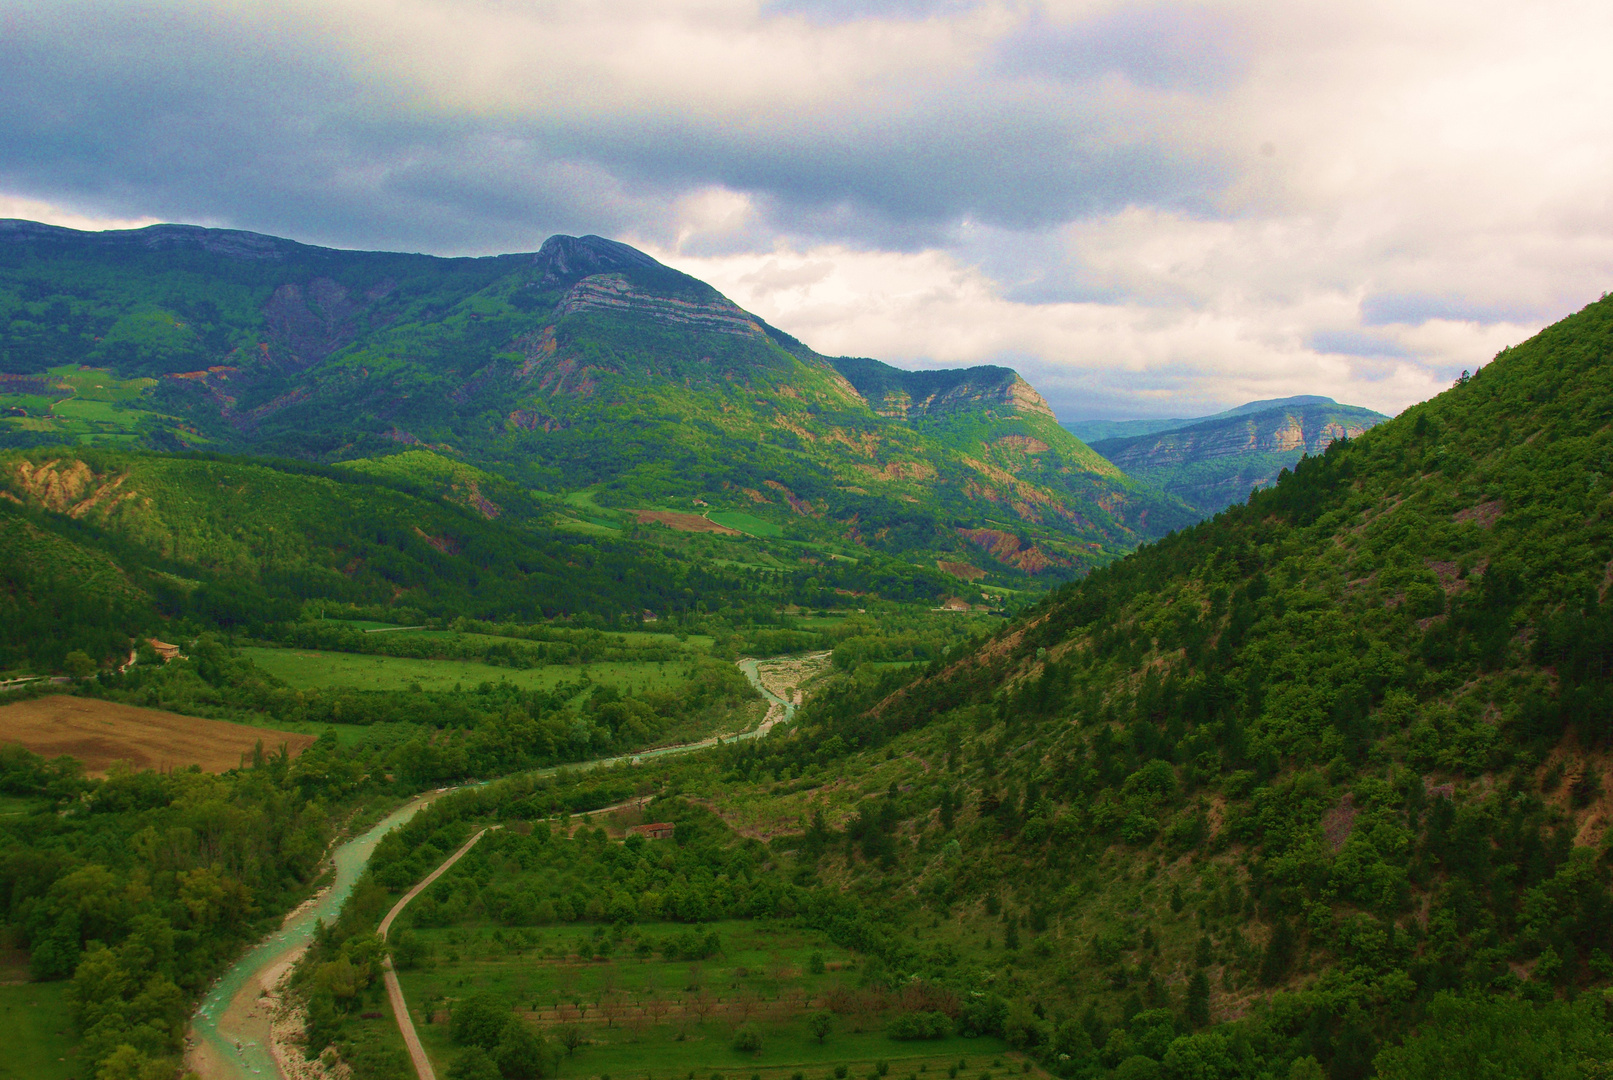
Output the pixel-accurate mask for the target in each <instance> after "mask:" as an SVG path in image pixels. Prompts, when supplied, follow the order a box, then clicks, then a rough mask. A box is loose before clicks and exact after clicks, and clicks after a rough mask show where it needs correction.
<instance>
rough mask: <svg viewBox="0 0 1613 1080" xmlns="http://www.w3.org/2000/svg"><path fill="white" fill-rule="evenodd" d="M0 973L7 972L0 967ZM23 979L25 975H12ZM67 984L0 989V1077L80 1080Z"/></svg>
mask: <svg viewBox="0 0 1613 1080" xmlns="http://www.w3.org/2000/svg"><path fill="white" fill-rule="evenodd" d="M0 974H6V975H10V974H12V971H11V969H9V968H5V967H0ZM15 974H16V975H17V977H19V978H21V977H25V976H26V974H27V972H26V971H25V970H19V971H16V972H15ZM71 990H72V984H71V983H67V982H53V983H23V984H21V985H8V984H0V1032H3V1033H4V1035H3V1036H0V1044H3V1045H4V1046H5V1053H3V1054H0V1077H5V1078H7V1080H9V1078H11V1077H16V1078H17V1080H72V1078H76V1077H83V1076H86V1075H87V1074H86V1072H85V1070H84V1068H83V1062H81V1061H80V1060H79V1057H78V1050H77V1046H76V1044H77V1042H78V1035H77V1032H76V1031H75V1029H74V1027H73V1010H72V1003H71V1002H70V1001H69V1000H68V993H69V991H71Z"/></svg>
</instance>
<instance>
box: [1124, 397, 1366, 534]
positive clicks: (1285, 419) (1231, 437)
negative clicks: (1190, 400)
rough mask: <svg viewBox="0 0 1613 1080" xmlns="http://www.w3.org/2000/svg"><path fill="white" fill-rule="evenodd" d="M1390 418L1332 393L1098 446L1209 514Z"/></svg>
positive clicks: (1132, 471) (1142, 476)
mask: <svg viewBox="0 0 1613 1080" xmlns="http://www.w3.org/2000/svg"><path fill="white" fill-rule="evenodd" d="M1387 419H1389V418H1388V417H1387V416H1384V415H1383V414H1382V413H1376V412H1373V411H1372V410H1370V409H1362V408H1357V407H1355V406H1353V405H1340V404H1338V403H1336V402H1334V401H1331V400H1328V399H1326V398H1322V399H1315V398H1310V399H1305V400H1304V401H1303V402H1302V403H1298V404H1284V405H1281V406H1278V407H1276V408H1271V409H1264V408H1262V409H1259V410H1257V411H1251V412H1243V411H1240V410H1234V411H1233V413H1231V414H1226V415H1222V416H1217V417H1211V418H1209V419H1206V420H1202V421H1198V422H1194V423H1190V424H1188V425H1186V426H1183V427H1179V428H1176V429H1174V430H1171V431H1160V432H1155V433H1151V434H1147V435H1136V436H1132V437H1130V438H1121V439H1104V440H1101V441H1099V442H1095V443H1093V444H1092V448H1093V449H1094V450H1096V451H1097V452H1098V453H1100V454H1102V455H1103V456H1104V457H1106V458H1108V459H1109V460H1110V461H1112V462H1114V463H1115V464H1116V465H1118V466H1120V468H1121V469H1123V470H1124V471H1126V472H1128V473H1130V474H1131V475H1132V476H1135V477H1136V478H1137V479H1139V480H1143V481H1145V482H1147V483H1150V484H1153V485H1154V486H1156V487H1158V488H1161V489H1163V490H1164V491H1167V492H1169V493H1170V494H1172V495H1175V496H1177V497H1178V498H1180V499H1182V500H1183V501H1184V502H1186V503H1188V504H1189V505H1190V506H1193V507H1194V508H1195V509H1197V510H1198V511H1199V512H1200V513H1203V514H1205V515H1210V514H1214V513H1216V512H1217V511H1219V510H1222V509H1225V508H1226V507H1228V506H1230V505H1232V504H1233V503H1235V502H1240V501H1242V500H1243V499H1245V498H1247V497H1248V495H1249V492H1250V490H1251V489H1252V488H1256V487H1265V486H1267V485H1269V484H1272V483H1274V482H1275V481H1276V479H1277V476H1278V474H1279V473H1281V472H1282V470H1283V469H1286V468H1292V467H1293V466H1294V464H1295V463H1297V462H1298V461H1299V459H1300V457H1301V456H1302V455H1304V454H1319V453H1321V452H1322V451H1324V450H1326V449H1327V448H1328V446H1329V445H1330V444H1331V443H1332V442H1333V441H1334V440H1336V439H1345V438H1352V439H1353V438H1355V437H1356V436H1357V435H1359V434H1361V433H1362V432H1363V431H1366V430H1367V429H1369V428H1371V427H1375V426H1376V425H1378V424H1380V423H1382V422H1383V421H1385V420H1387Z"/></svg>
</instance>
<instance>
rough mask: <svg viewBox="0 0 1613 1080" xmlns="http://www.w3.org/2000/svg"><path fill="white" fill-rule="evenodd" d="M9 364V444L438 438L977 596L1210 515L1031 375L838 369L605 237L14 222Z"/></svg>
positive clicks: (570, 485) (1, 401)
mask: <svg viewBox="0 0 1613 1080" xmlns="http://www.w3.org/2000/svg"><path fill="white" fill-rule="evenodd" d="M0 370H4V371H5V372H7V373H8V374H7V375H5V376H0V406H4V407H6V409H7V412H8V415H6V416H4V417H0V436H3V437H4V440H5V441H6V442H7V443H9V444H10V445H12V446H30V445H49V444H55V443H60V442H61V441H63V440H64V439H74V440H78V441H81V442H83V441H106V440H123V441H134V442H136V443H137V444H142V445H145V446H148V447H151V448H155V449H167V450H172V449H184V448H189V449H210V450H228V451H236V452H250V453H258V454H271V455H278V456H286V457H294V458H301V459H312V460H319V461H340V460H351V459H356V458H366V457H377V456H382V455H386V454H389V453H395V452H396V451H397V450H399V449H400V448H402V447H407V446H429V447H430V448H432V449H434V450H435V451H437V452H439V453H441V454H444V455H447V456H449V457H451V458H454V459H456V460H460V461H463V462H466V463H469V464H472V465H475V466H477V467H480V468H483V469H486V470H489V471H491V472H494V473H497V474H499V475H501V476H503V477H505V478H507V479H509V480H510V481H512V482H515V483H517V484H520V485H522V486H525V487H528V488H531V489H534V490H541V491H545V492H548V493H551V494H561V493H578V492H586V494H587V496H588V499H589V500H591V501H592V502H593V503H595V504H596V505H600V506H606V507H615V508H618V509H622V510H654V511H670V512H682V513H690V514H709V513H711V512H713V511H720V510H725V509H726V510H727V511H729V512H731V513H732V512H744V513H746V514H748V515H752V516H754V517H756V518H758V519H760V520H762V521H765V522H767V523H769V524H770V525H771V527H773V528H775V529H778V530H782V531H783V533H784V534H785V535H787V536H792V537H798V538H802V539H816V540H826V541H836V540H838V541H846V542H850V543H854V544H857V545H861V546H864V547H868V548H872V549H876V550H881V551H884V552H887V553H893V554H901V555H903V556H904V557H906V558H908V559H909V560H910V561H913V562H915V563H920V564H923V565H928V566H933V565H934V563H935V562H936V561H937V559H938V558H939V559H941V560H942V561H945V562H948V563H949V564H951V565H954V566H955V567H958V568H960V572H961V573H962V574H963V576H965V577H966V578H973V577H975V576H978V575H979V574H980V573H981V572H982V571H984V572H988V573H995V574H1002V575H1008V576H1010V577H1016V576H1017V577H1019V578H1023V577H1024V576H1025V575H1027V574H1038V575H1044V576H1045V575H1051V576H1053V577H1054V579H1057V578H1059V577H1063V578H1069V577H1073V576H1075V575H1077V574H1078V573H1080V572H1081V571H1083V570H1084V569H1086V568H1088V567H1090V566H1092V565H1096V564H1098V563H1101V562H1103V561H1105V560H1107V559H1109V558H1112V557H1114V556H1115V555H1117V554H1120V553H1122V552H1124V551H1127V550H1130V549H1131V548H1132V547H1134V546H1135V545H1136V544H1137V543H1138V542H1140V541H1142V540H1146V539H1149V538H1152V537H1157V536H1160V535H1163V534H1164V533H1165V532H1167V531H1169V530H1170V529H1171V528H1174V527H1176V526H1178V525H1181V524H1184V523H1186V522H1188V521H1190V520H1191V519H1192V514H1191V512H1190V511H1189V510H1188V509H1187V508H1186V507H1185V506H1184V505H1182V504H1181V503H1179V502H1177V501H1176V500H1175V499H1173V498H1170V497H1165V496H1161V495H1159V494H1158V493H1157V492H1154V491H1152V490H1150V489H1148V488H1146V487H1143V486H1141V485H1139V484H1137V483H1136V482H1135V481H1133V480H1131V479H1130V478H1128V477H1126V476H1125V475H1124V474H1123V473H1121V472H1120V471H1119V470H1117V469H1116V468H1114V467H1113V466H1112V465H1110V464H1109V463H1108V462H1107V461H1104V460H1103V459H1102V458H1100V457H1098V456H1097V455H1095V454H1093V453H1092V452H1091V451H1090V450H1089V449H1088V448H1087V447H1086V446H1085V445H1084V444H1082V443H1081V442H1080V441H1079V440H1077V439H1075V438H1074V437H1073V436H1070V435H1069V434H1068V433H1067V432H1064V431H1063V430H1062V429H1060V428H1059V427H1058V426H1057V425H1056V424H1055V423H1054V422H1053V420H1052V416H1051V412H1050V410H1049V409H1048V408H1047V405H1046V403H1045V402H1044V401H1042V399H1041V397H1040V396H1039V395H1038V394H1037V393H1036V392H1035V391H1034V390H1033V389H1032V388H1031V387H1030V386H1029V385H1028V384H1026V383H1025V382H1024V381H1023V380H1022V379H1019V378H1018V376H1016V375H1014V374H1013V373H1012V372H1008V371H1006V369H1000V368H976V369H969V370H967V371H954V372H931V373H904V372H898V371H897V370H896V369H893V368H888V367H886V366H885V365H882V364H879V363H878V362H877V361H866V360H841V361H830V360H828V359H826V358H824V357H821V356H819V355H818V354H816V353H814V352H813V351H812V350H811V349H809V348H807V347H806V346H805V345H803V344H802V343H800V342H798V341H796V340H794V339H793V338H790V337H789V336H788V335H786V334H783V333H781V332H779V331H777V330H775V329H773V328H772V327H769V326H767V325H766V324H765V323H763V322H762V321H761V320H759V319H757V318H756V317H754V316H752V315H750V314H748V313H746V312H744V311H742V310H741V309H739V308H738V307H736V306H735V305H734V304H733V303H732V302H730V301H729V300H727V299H726V298H725V297H723V296H722V295H721V294H719V293H718V292H717V291H716V290H714V289H712V288H711V287H710V286H709V285H706V284H705V283H703V282H700V281H697V280H695V279H694V278H691V277H689V276H687V275H685V274H682V273H679V272H678V271H676V270H673V269H671V268H669V267H666V266H663V265H661V264H660V263H658V262H656V261H655V260H654V259H652V258H650V257H649V256H648V255H645V254H643V253H642V252H639V251H636V250H634V249H632V248H630V247H627V246H626V245H623V244H619V243H615V242H613V241H609V240H605V239H602V238H600V237H592V236H589V237H581V238H577V237H566V236H556V237H551V238H550V239H549V240H548V241H547V242H545V244H544V245H543V248H542V249H541V250H540V251H538V252H536V253H529V254H523V255H502V256H498V257H490V258H480V259H439V258H433V257H429V256H421V255H403V254H390V253H378V252H347V251H334V250H329V249H323V248H313V247H307V246H304V245H300V244H295V243H292V242H291V241H286V240H279V239H275V238H272V237H263V236H257V235H255V234H250V233H237V232H227V231H220V230H206V229H195V228H188V227H180V226H154V227H152V228H149V229H143V230H135V231H131V232H114V233H95V234H88V233H75V232H72V231H70V230H65V229H55V228H50V227H47V226H41V225H35V224H33V223H28V222H0ZM932 383H934V384H936V385H937V387H941V384H944V388H942V389H944V392H941V390H939V389H936V388H932V387H931V385H930V384H932ZM663 520H667V521H672V522H676V521H678V520H679V519H676V518H664V519H663ZM976 564H978V565H976Z"/></svg>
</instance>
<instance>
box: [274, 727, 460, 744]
mask: <svg viewBox="0 0 1613 1080" xmlns="http://www.w3.org/2000/svg"><path fill="white" fill-rule="evenodd" d="M281 728H282V729H283V730H285V731H292V732H296V733H297V734H299V735H312V736H313V737H314V738H316V739H317V738H319V737H320V736H321V735H324V734H326V733H327V732H329V733H331V734H333V735H335V736H336V742H337V743H338V744H339V745H341V746H343V747H345V748H347V749H353V748H355V747H360V746H364V747H380V748H381V749H390V748H391V747H394V746H401V745H402V744H404V743H406V742H408V741H409V740H410V739H412V738H414V737H415V736H416V735H430V734H431V732H433V731H435V730H436V729H435V728H429V727H427V726H426V725H425V724H411V723H409V722H407V721H403V720H396V721H392V722H389V723H385V724H363V725H359V724H327V723H323V722H318V721H312V720H298V721H292V722H290V723H285V724H282V725H281Z"/></svg>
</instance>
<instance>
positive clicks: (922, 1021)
mask: <svg viewBox="0 0 1613 1080" xmlns="http://www.w3.org/2000/svg"><path fill="white" fill-rule="evenodd" d="M951 1033H952V1021H951V1019H950V1018H948V1016H947V1014H946V1013H943V1012H908V1013H898V1014H897V1015H896V1016H894V1017H892V1018H891V1021H890V1023H888V1024H886V1025H885V1034H887V1035H889V1036H890V1037H891V1038H893V1039H899V1040H901V1041H904V1042H906V1041H910V1040H916V1039H944V1038H946V1037H947V1036H948V1035H950V1034H951Z"/></svg>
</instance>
